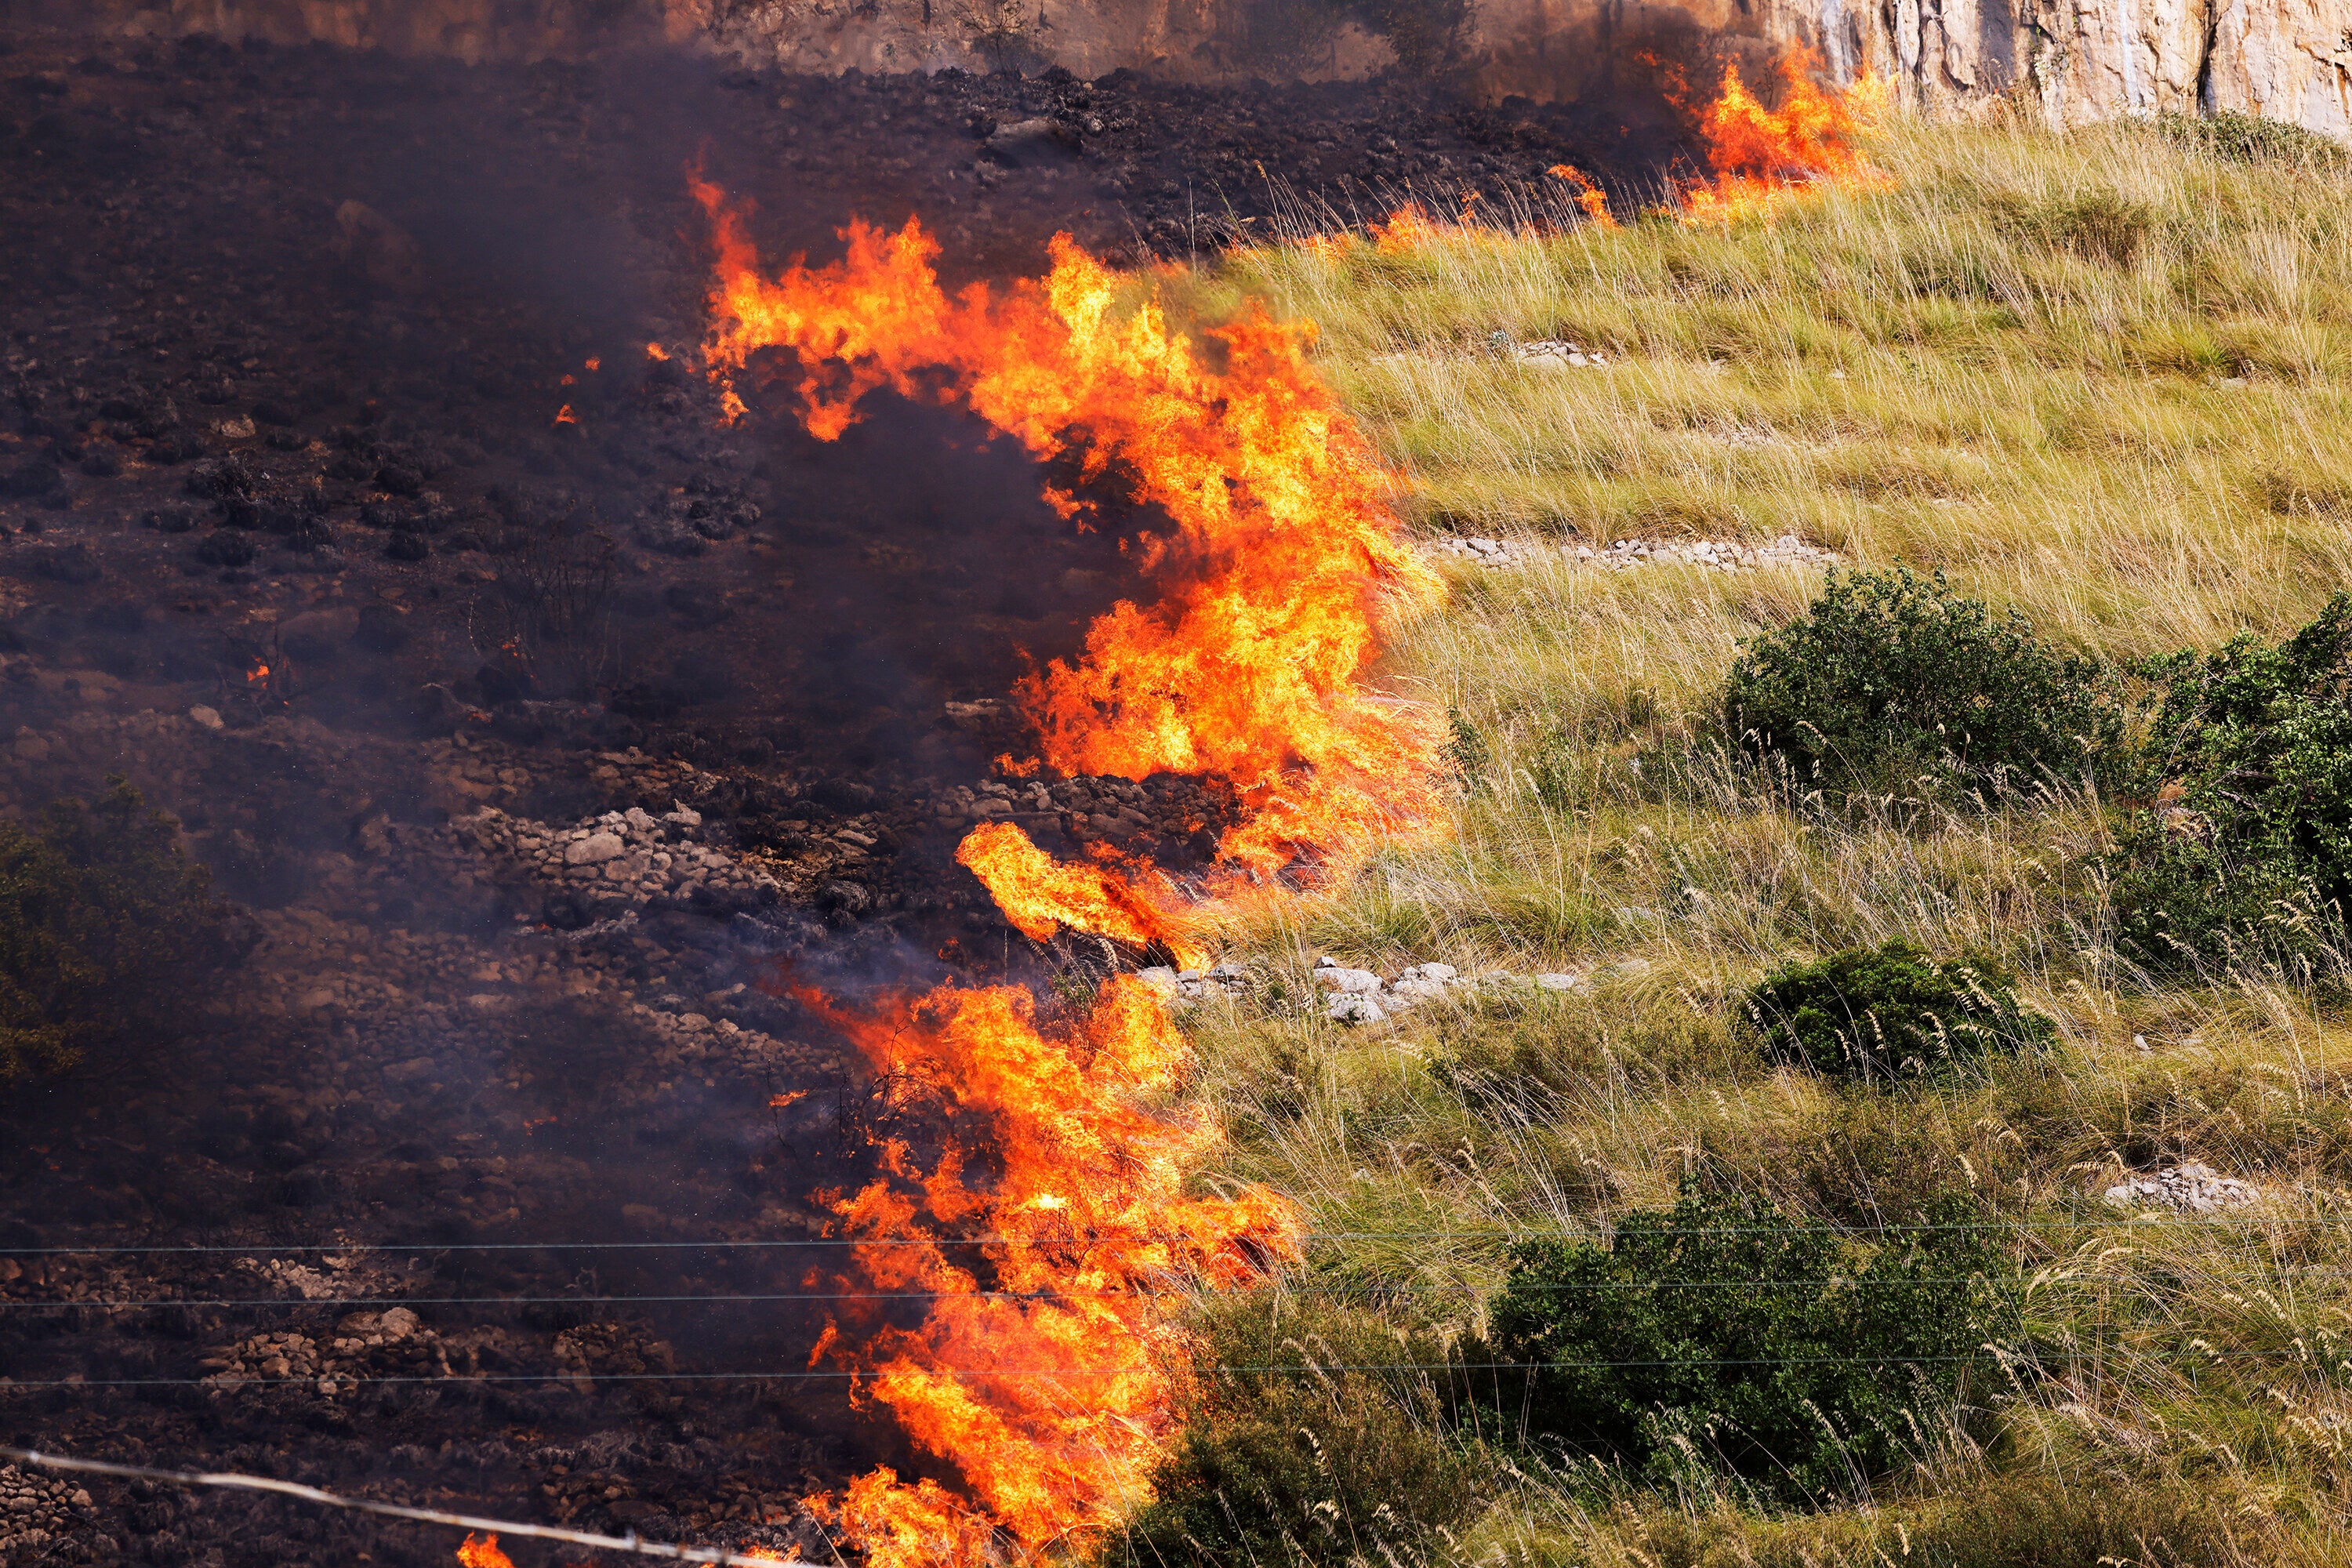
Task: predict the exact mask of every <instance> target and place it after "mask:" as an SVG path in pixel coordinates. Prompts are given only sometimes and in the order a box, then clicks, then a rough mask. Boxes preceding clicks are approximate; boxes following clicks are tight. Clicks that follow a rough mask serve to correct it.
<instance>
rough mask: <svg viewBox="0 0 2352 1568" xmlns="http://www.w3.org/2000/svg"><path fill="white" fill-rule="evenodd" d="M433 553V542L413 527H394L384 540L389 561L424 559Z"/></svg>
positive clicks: (385, 555)
mask: <svg viewBox="0 0 2352 1568" xmlns="http://www.w3.org/2000/svg"><path fill="white" fill-rule="evenodd" d="M432 553H433V542H432V541H431V540H429V539H426V538H425V535H423V534H421V533H418V532H416V531H414V530H412V529H405V528H400V529H394V531H393V533H392V537H391V538H389V539H387V540H385V541H384V542H383V556H384V559H385V560H387V561H422V560H424V559H425V557H427V556H429V555H431V554H432Z"/></svg>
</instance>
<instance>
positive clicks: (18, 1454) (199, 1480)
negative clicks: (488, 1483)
mask: <svg viewBox="0 0 2352 1568" xmlns="http://www.w3.org/2000/svg"><path fill="white" fill-rule="evenodd" d="M0 1458H10V1459H14V1460H16V1462H17V1463H19V1464H25V1465H33V1466H37V1467H38V1468H42V1469H48V1470H72V1471H78V1472H79V1473H82V1474H85V1475H93V1476H121V1477H123V1478H124V1479H130V1480H142V1481H162V1482H164V1483H166V1484H167V1485H171V1486H182V1487H210V1488H218V1489H229V1490H236V1491H254V1492H274V1493H276V1494H277V1495H278V1496H279V1497H290V1498H292V1499H294V1500H297V1501H298V1502H309V1503H317V1504H319V1505H320V1507H322V1508H347V1509H353V1510H357V1511H359V1512H361V1513H373V1514H381V1515H383V1516H384V1517H386V1518H389V1519H409V1520H415V1521H418V1522H419V1523H423V1524H439V1525H446V1526H447V1527H449V1528H450V1529H452V1530H464V1531H476V1530H483V1531H489V1532H491V1533H492V1534H493V1535H517V1536H524V1537H529V1538H532V1539H536V1540H540V1541H561V1542H564V1543H565V1544H566V1545H569V1546H593V1547H596V1548H598V1549H600V1550H603V1551H606V1552H635V1553H636V1554H637V1555H638V1556H640V1557H667V1558H668V1559H670V1560H671V1561H672V1562H677V1563H719V1564H721V1565H722V1568H725V1565H732V1564H740V1565H742V1568H757V1565H761V1564H766V1565H768V1568H772V1565H773V1564H774V1563H775V1561H776V1560H775V1558H774V1557H772V1556H761V1557H749V1556H745V1555H744V1554H743V1553H741V1552H730V1551H728V1550H726V1549H725V1548H724V1547H718V1546H680V1545H677V1544H675V1543H674V1542H666V1541H640V1540H639V1539H637V1534H636V1532H635V1531H630V1532H629V1533H628V1534H627V1535H596V1534H593V1533H592V1532H590V1531H584V1530H566V1529H564V1528H562V1526H560V1525H551V1524H525V1523H523V1522H521V1521H517V1520H511V1519H486V1518H483V1517H481V1516H479V1515H477V1514H470V1513H451V1512H448V1511H446V1510H443V1509H437V1508H409V1507H406V1506H404V1505H403V1504H400V1503H394V1502H378V1501H376V1500H374V1499H373V1498H355V1497H346V1496H344V1495H342V1494H341V1493H340V1492H331V1491H325V1490H322V1489H320V1488H318V1487H306V1486H303V1485H301V1484H300V1483H299V1482H296V1481H281V1480H278V1479H273V1478H271V1477H268V1476H247V1475H240V1474H238V1473H236V1472H235V1471H230V1470H160V1469H155V1468H151V1467H149V1466H146V1465H119V1464H115V1463H113V1462H111V1461H110V1460H106V1459H76V1458H68V1457H67V1456H65V1455H63V1454H44V1453H42V1452H40V1451H39V1450H38V1449H37V1448H12V1447H5V1446H0Z"/></svg>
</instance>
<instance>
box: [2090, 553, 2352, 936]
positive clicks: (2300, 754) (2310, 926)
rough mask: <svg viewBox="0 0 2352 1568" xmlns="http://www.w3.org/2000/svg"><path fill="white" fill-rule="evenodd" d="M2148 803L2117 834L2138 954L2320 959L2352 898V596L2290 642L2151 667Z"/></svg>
mask: <svg viewBox="0 0 2352 1568" xmlns="http://www.w3.org/2000/svg"><path fill="white" fill-rule="evenodd" d="M2140 673H2141V674H2142V675H2144V676H2145V677H2146V678H2147V679H2149V680H2151V681H2154V682H2155V683H2157V685H2158V687H2159V688H2160V690H2161V696H2160V697H2158V700H2156V702H2155V704H2154V708H2153V713H2152V716H2151V718H2150V719H2149V721H2148V725H2147V732H2146V734H2145V736H2144V737H2143V739H2142V742H2141V746H2140V751H2139V763H2140V778H2139V793H2140V794H2141V795H2142V796H2143V798H2144V799H2145V800H2146V801H2147V805H2144V806H2143V807H2141V808H2140V809H2139V810H2137V811H2135V812H2134V813H2132V814H2131V816H2129V817H2128V818H2127V820H2126V822H2125V824H2124V826H2123V827H2122V828H2121V830H2120V831H2119V832H2118V834H2117V836H2116V851H2115V854H2114V855H2113V857H2112V858H2111V860H2110V864H2111V866H2112V868H2113V869H2114V873H2115V880H2114V883H2113V888H2112V892H2113V897H2114V901H2115V908H2116V921H2117V926H2118V931H2117V939H2118V941H2119V942H2120V943H2121V944H2122V945H2123V947H2124V948H2125V950H2126V952H2130V953H2131V954H2132V955H2133V956H2134V957H2136V958H2137V959H2138V960H2140V961H2141V962H2143V963H2148V964H2150V965H2152V966H2156V967H2159V968H2163V967H2172V966H2176V965H2179V964H2180V963H2188V962H2190V961H2192V960H2193V959H2195V958H2197V957H2198V956H2200V955H2209V954H2211V953H2213V952H2216V951H2217V950H2219V949H2220V948H2221V947H2223V946H2225V945H2231V944H2243V945H2249V946H2251V947H2252V948H2253V949H2255V950H2257V951H2260V952H2268V953H2277V952H2310V951H2313V950H2315V949H2316V948H2318V947H2321V946H2325V945H2328V944H2331V943H2335V942H2339V941H2340V940H2341V936H2342V932H2343V927H2344V910H2345V907H2346V903H2347V899H2352V595H2342V594H2339V595H2336V597H2335V598H2334V599H2332V600H2331V601H2329V603H2328V605H2327V607H2326V609H2324V610H2322V611H2321V612H2320V614H2319V616H2318V617H2317V618H2316V619H2315V620H2314V621H2313V622H2312V623H2311V624H2310V625H2309V626H2305V627H2304V628H2303V630H2301V631H2300V632H2297V633H2296V634H2295V635H2294V637H2289V638H2288V639H2286V640H2285V641H2284V642H2282V643H2279V644H2276V645H2275V646H2273V645H2271V644H2268V643H2265V642H2263V639H2262V638H2260V637H2255V636H2253V635H2252V634H2251V633H2249V634H2246V635H2244V636H2242V637H2236V638H2233V639H2231V642H2230V643H2229V644H2228V645H2227V646H2226V647H2222V648H2221V649H2220V650H2219V651H2218V652H2215V653H2211V654H2208V655H2202V656H2200V655H2199V654H2197V653H2194V652H2186V653H2180V654H2176V655H2173V656H2172V657H2171V658H2164V659H2158V660H2153V661H2150V662H2149V663H2147V664H2146V665H2143V666H2142V667H2141V668H2140Z"/></svg>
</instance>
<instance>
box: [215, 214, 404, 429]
mask: <svg viewBox="0 0 2352 1568" xmlns="http://www.w3.org/2000/svg"><path fill="white" fill-rule="evenodd" d="M332 248H333V251H334V255H335V258H336V259H337V260H339V261H341V263H342V264H343V265H344V266H346V267H348V268H351V269H352V271H354V272H357V273H359V274H360V275H361V276H362V277H363V278H365V279H367V280H368V281H369V282H371V283H373V284H374V285H375V286H376V287H377V288H379V289H391V290H393V291H394V292H395V293H406V292H408V291H410V290H412V289H415V288H416V287H417V286H418V285H419V284H421V283H422V282H423V281H424V268H423V267H422V266H421V265H420V264H419V262H418V259H417V249H416V241H415V239H413V238H411V237H409V234H408V231H407V230H406V229H404V228H402V227H401V226H399V225H398V224H396V223H394V222H393V221H392V220H391V219H390V218H388V217H386V216H383V214H382V213H380V212H378V211H376V210H375V209H374V208H373V207H372V206H369V205H367V204H366V203H365V202H357V201H352V202H345V203H344V204H343V205H341V206H340V207H337V208H336V209H335V238H334V244H333V247H332ZM247 434H250V432H249V431H248V432H247Z"/></svg>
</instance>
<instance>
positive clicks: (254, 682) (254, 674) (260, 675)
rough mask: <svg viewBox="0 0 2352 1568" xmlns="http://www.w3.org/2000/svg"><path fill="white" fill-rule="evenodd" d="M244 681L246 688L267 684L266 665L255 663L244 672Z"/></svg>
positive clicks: (267, 670) (267, 673) (267, 671)
mask: <svg viewBox="0 0 2352 1568" xmlns="http://www.w3.org/2000/svg"><path fill="white" fill-rule="evenodd" d="M245 679H246V684H247V685H248V686H262V685H266V684H268V680H269V667H268V665H266V664H261V663H256V664H255V665H254V667H253V668H251V669H249V670H247V671H246V672H245Z"/></svg>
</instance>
